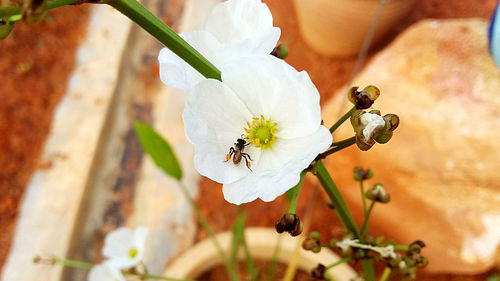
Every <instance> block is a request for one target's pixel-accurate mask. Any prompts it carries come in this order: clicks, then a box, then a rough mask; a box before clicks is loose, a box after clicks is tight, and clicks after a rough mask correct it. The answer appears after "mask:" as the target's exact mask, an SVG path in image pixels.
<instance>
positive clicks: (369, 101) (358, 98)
mask: <svg viewBox="0 0 500 281" xmlns="http://www.w3.org/2000/svg"><path fill="white" fill-rule="evenodd" d="M358 89H359V88H358V87H352V88H351V89H349V91H348V92H347V98H348V99H349V101H350V102H352V103H353V104H354V106H355V107H356V109H367V108H370V107H371V106H372V105H373V103H374V102H375V100H376V99H377V98H378V97H379V96H380V90H379V89H378V88H377V87H375V86H367V87H365V88H364V89H363V91H358Z"/></svg>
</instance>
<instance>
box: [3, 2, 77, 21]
mask: <svg viewBox="0 0 500 281" xmlns="http://www.w3.org/2000/svg"><path fill="white" fill-rule="evenodd" d="M78 1H79V0H55V1H50V2H47V10H50V9H54V8H58V7H61V6H66V5H71V4H75V3H76V2H78ZM21 13H22V10H21V8H20V7H7V8H0V18H7V17H10V16H16V15H20V14H21Z"/></svg>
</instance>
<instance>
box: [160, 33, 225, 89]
mask: <svg viewBox="0 0 500 281" xmlns="http://www.w3.org/2000/svg"><path fill="white" fill-rule="evenodd" d="M179 35H180V36H181V37H182V38H183V39H184V40H186V42H187V43H189V44H190V45H191V46H193V47H194V48H195V49H196V50H197V51H198V52H200V53H201V54H202V55H203V56H204V57H205V58H207V59H208V60H209V61H211V62H212V63H214V62H213V60H214V54H216V53H217V50H218V49H219V48H220V47H221V45H220V44H219V42H218V41H217V39H215V37H213V36H212V34H210V33H209V32H206V31H204V30H193V31H186V32H182V33H181V34H179ZM158 61H159V65H160V79H161V81H162V82H163V83H165V84H167V85H169V86H172V87H174V88H179V89H182V90H184V91H186V92H188V91H189V90H190V89H191V88H192V87H193V86H194V85H196V84H197V83H198V82H199V81H201V80H203V79H204V77H203V75H201V74H200V73H199V72H198V71H197V70H195V69H194V68H193V67H191V66H190V65H189V64H188V63H186V62H185V61H183V60H182V59H181V58H180V57H178V56H177V55H176V54H174V53H173V52H172V51H170V50H169V49H167V48H163V49H162V50H161V51H160V54H159V55H158Z"/></svg>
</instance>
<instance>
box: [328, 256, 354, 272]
mask: <svg viewBox="0 0 500 281" xmlns="http://www.w3.org/2000/svg"><path fill="white" fill-rule="evenodd" d="M351 260H352V257H345V258H342V259H340V260H338V261H336V262H334V263H332V264H329V265H327V266H326V269H327V270H328V269H330V268H332V267H335V266H337V265H339V264H343V263H345V262H348V261H351Z"/></svg>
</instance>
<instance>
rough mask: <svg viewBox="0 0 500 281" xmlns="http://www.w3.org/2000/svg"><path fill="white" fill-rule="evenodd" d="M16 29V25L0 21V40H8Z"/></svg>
mask: <svg viewBox="0 0 500 281" xmlns="http://www.w3.org/2000/svg"><path fill="white" fill-rule="evenodd" d="M13 28H14V23H12V22H9V21H5V20H3V19H0V40H2V39H5V38H7V36H9V34H10V32H11V31H12V29H13Z"/></svg>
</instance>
